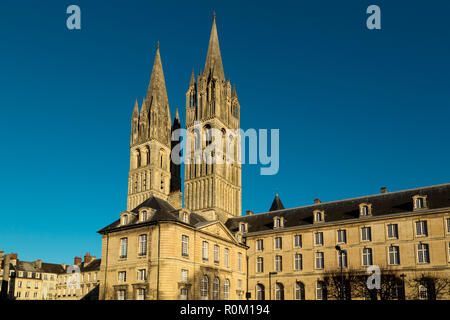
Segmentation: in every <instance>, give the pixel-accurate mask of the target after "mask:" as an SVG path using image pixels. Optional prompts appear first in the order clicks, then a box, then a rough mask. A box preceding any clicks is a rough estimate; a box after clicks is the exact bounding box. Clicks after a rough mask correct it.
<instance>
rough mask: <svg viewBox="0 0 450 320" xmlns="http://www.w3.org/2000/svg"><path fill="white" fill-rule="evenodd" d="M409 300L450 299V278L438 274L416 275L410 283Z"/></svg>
mask: <svg viewBox="0 0 450 320" xmlns="http://www.w3.org/2000/svg"><path fill="white" fill-rule="evenodd" d="M408 285H409V287H410V288H411V291H410V292H411V293H410V295H409V296H408V298H409V299H414V300H440V299H448V298H449V297H450V278H449V277H448V276H445V275H440V274H438V273H436V272H427V273H421V274H416V275H415V276H414V277H413V278H412V279H411V280H409V281H408Z"/></svg>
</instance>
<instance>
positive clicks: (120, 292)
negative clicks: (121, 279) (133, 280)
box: [117, 290, 125, 300]
mask: <svg viewBox="0 0 450 320" xmlns="http://www.w3.org/2000/svg"><path fill="white" fill-rule="evenodd" d="M117 300H125V290H118V291H117Z"/></svg>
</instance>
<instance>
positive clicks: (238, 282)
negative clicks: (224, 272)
mask: <svg viewBox="0 0 450 320" xmlns="http://www.w3.org/2000/svg"><path fill="white" fill-rule="evenodd" d="M237 287H238V289H239V290H240V289H242V280H241V279H238V281H237Z"/></svg>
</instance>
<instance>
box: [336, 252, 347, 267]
mask: <svg viewBox="0 0 450 320" xmlns="http://www.w3.org/2000/svg"><path fill="white" fill-rule="evenodd" d="M338 264H339V268H347V252H346V251H339V252H338Z"/></svg>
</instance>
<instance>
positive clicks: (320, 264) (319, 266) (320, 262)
mask: <svg viewBox="0 0 450 320" xmlns="http://www.w3.org/2000/svg"><path fill="white" fill-rule="evenodd" d="M323 266H324V258H323V252H316V269H323Z"/></svg>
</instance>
